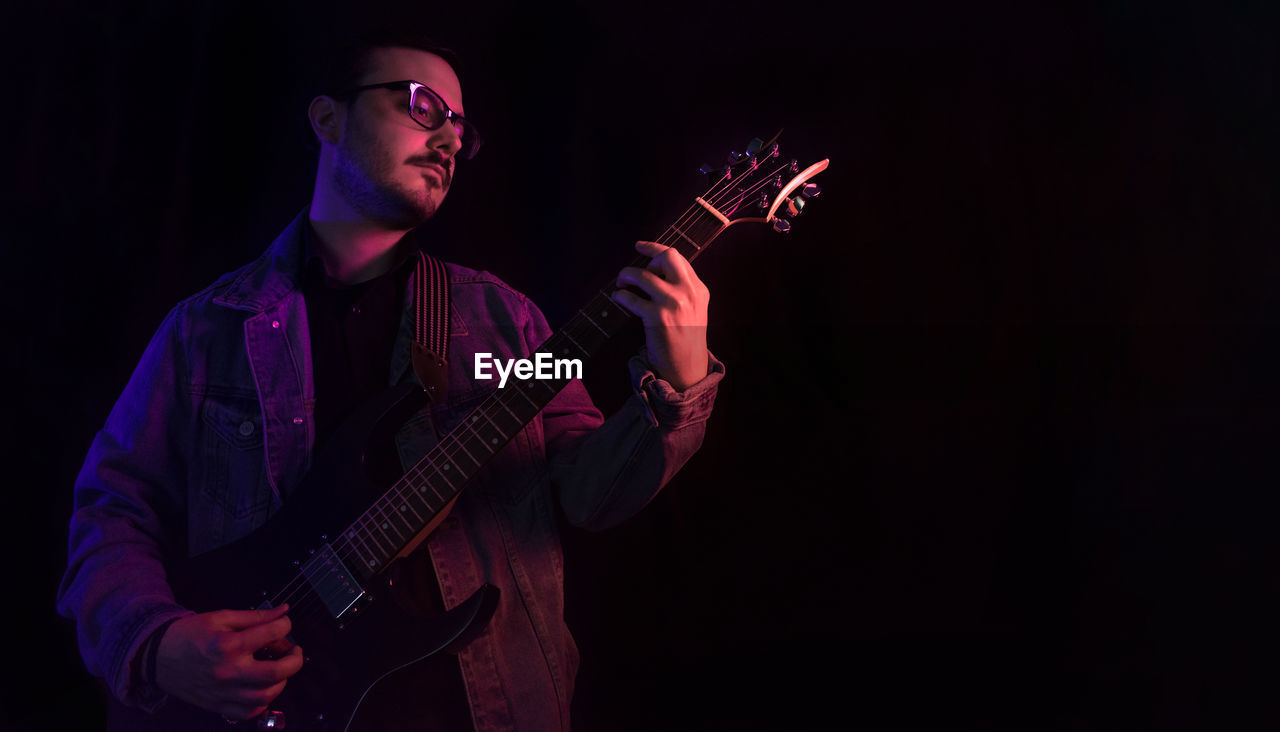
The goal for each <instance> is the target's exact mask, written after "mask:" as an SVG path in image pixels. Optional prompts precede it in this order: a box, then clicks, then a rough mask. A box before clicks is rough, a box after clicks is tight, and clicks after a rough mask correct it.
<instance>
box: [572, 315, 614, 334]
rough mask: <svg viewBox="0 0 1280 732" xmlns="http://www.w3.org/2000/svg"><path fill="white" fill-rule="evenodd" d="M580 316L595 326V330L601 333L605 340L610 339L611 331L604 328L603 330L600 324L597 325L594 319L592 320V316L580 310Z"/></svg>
mask: <svg viewBox="0 0 1280 732" xmlns="http://www.w3.org/2000/svg"><path fill="white" fill-rule="evenodd" d="M578 315H581V316H582V317H583V318H584V319H585V320H586V321H587V322H588V323H590V324H591V325H593V326H595V329H596V330H598V331H600V334H601V335H603V336H604V337H605V338H608V337H609V331H607V330H605V329H604V328H601V327H600V324H599V323H597V322H596V321H595V320H594V319H592V317H591V316H590V315H587V314H586V312H584V311H582V310H579V311H578Z"/></svg>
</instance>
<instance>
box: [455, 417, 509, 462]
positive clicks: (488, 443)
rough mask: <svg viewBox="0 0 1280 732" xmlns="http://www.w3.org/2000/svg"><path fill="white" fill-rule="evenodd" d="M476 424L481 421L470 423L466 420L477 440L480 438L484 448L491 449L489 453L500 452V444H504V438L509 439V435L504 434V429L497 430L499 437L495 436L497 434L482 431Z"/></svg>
mask: <svg viewBox="0 0 1280 732" xmlns="http://www.w3.org/2000/svg"><path fill="white" fill-rule="evenodd" d="M476 425H479V422H477V421H472V422H470V424H467V422H465V426H466V427H467V429H468V430H471V434H472V435H474V436H475V438H476V439H477V440H480V444H481V445H483V447H484V449H486V450H489V454H493V453H495V452H498V445H499V444H502V442H503V440H506V439H507V435H504V434H502V430H497V431H498V436H497V438H495V436H492V435H485V434H483V433H480V430H479V429H477V426H476Z"/></svg>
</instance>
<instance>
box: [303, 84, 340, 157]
mask: <svg viewBox="0 0 1280 732" xmlns="http://www.w3.org/2000/svg"><path fill="white" fill-rule="evenodd" d="M344 111H345V110H344V109H342V107H341V105H339V104H338V103H337V102H336V101H334V99H333V98H332V97H326V96H319V97H316V98H315V99H312V100H311V104H310V105H309V106H308V107H307V119H309V120H310V121H311V131H312V132H314V133H315V135H316V139H318V140H320V142H327V143H329V144H330V145H336V144H338V140H340V139H342V114H343V112H344Z"/></svg>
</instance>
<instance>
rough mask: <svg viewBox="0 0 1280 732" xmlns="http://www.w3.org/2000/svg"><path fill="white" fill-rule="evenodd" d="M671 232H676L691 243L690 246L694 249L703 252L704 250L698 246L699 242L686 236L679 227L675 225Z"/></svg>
mask: <svg viewBox="0 0 1280 732" xmlns="http://www.w3.org/2000/svg"><path fill="white" fill-rule="evenodd" d="M671 230H672V231H674V232H676V233H677V234H679V235H680V236H681V237H683V238H684V240H685V241H687V242H689V243H690V244H692V245H693V248H694V249H697V250H701V249H702V247H701V246H699V245H698V242H696V241H694V240H693V239H691V238H689V235H688V234H686V233H684V232H683V231H681V230H680V228H679V227H678V226H675V225H674V224H673V225H672V226H671Z"/></svg>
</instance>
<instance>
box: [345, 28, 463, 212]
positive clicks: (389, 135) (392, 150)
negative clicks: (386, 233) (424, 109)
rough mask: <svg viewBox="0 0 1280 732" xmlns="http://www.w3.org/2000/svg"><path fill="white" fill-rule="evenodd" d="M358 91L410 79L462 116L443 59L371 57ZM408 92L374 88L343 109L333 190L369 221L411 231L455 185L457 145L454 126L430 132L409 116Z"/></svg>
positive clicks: (412, 54)
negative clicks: (453, 184)
mask: <svg viewBox="0 0 1280 732" xmlns="http://www.w3.org/2000/svg"><path fill="white" fill-rule="evenodd" d="M371 61H372V63H371V65H370V70H369V72H368V73H366V74H365V75H364V77H363V78H362V79H361V80H360V82H359V85H360V86H363V85H365V84H378V83H382V82H388V81H399V80H401V79H412V80H413V81H417V82H421V83H423V84H426V85H427V86H428V87H430V88H431V89H432V90H433V91H435V92H436V93H437V94H439V95H440V97H441V98H442V99H444V101H445V104H448V105H449V108H450V109H452V110H453V111H454V112H456V113H458V114H460V115H464V116H465V114H466V113H465V112H464V111H463V107H462V88H461V85H460V84H459V83H458V77H457V75H456V74H454V73H453V69H452V68H450V66H449V64H448V63H447V62H445V60H444V59H442V58H440V57H439V56H436V55H435V54H432V53H427V52H425V51H417V50H412V49H407V48H382V49H377V50H375V51H374V52H373V56H372V58H371ZM408 106H409V91H408V89H369V90H366V91H362V92H360V93H359V94H358V95H357V96H356V97H355V98H353V99H351V100H350V101H349V102H347V104H346V115H345V121H344V126H343V130H342V137H341V139H340V140H339V142H338V145H337V150H336V155H337V158H336V165H335V170H334V184H335V188H336V190H337V192H338V194H339V195H341V196H342V197H343V198H344V199H345V200H346V201H347V202H348V203H349V204H350V205H351V206H352V208H354V209H355V210H356V211H358V212H359V213H360V214H361V215H363V216H364V217H365V218H367V219H369V220H372V221H377V222H378V223H380V224H384V225H387V226H388V227H390V228H395V229H410V228H413V227H415V226H418V225H419V224H421V223H423V222H424V221H426V220H427V219H429V218H431V216H433V215H434V214H435V212H436V209H437V208H439V206H440V204H441V202H443V201H444V197H445V194H446V193H448V191H449V185H450V183H451V182H452V180H453V171H454V155H455V154H456V153H457V152H458V149H459V147H460V142H459V140H458V134H457V132H455V131H454V128H453V125H450V124H447V123H446V124H444V125H441V126H440V128H439V129H435V130H427V129H424V128H423V127H422V126H420V125H419V124H418V123H416V122H414V121H413V119H411V118H410V117H409V114H408V112H407V110H408Z"/></svg>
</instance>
